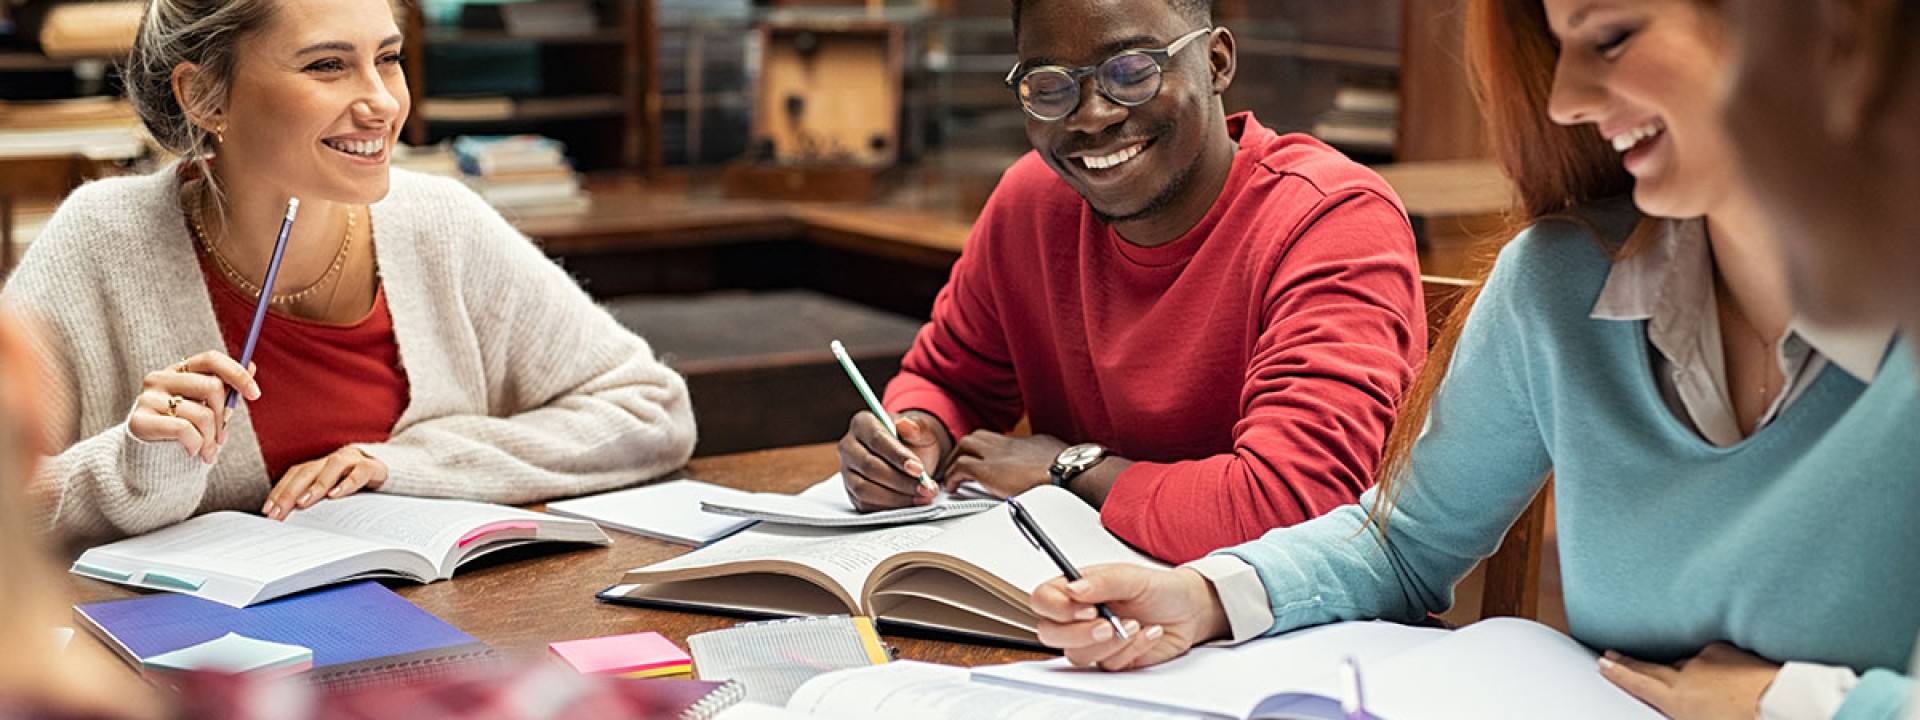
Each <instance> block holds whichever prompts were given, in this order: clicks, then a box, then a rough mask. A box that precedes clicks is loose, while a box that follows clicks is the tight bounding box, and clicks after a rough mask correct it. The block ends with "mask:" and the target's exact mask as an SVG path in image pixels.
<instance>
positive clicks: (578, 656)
mask: <svg viewBox="0 0 1920 720" xmlns="http://www.w3.org/2000/svg"><path fill="white" fill-rule="evenodd" d="M547 649H548V650H552V651H553V654H555V655H558V656H560V659H561V660H565V661H566V662H567V664H568V665H570V666H572V667H573V669H575V670H578V671H580V672H582V673H588V674H621V673H632V672H643V671H647V670H657V669H661V668H666V667H671V666H685V667H687V668H688V669H691V668H692V666H693V658H692V657H691V656H689V655H687V651H685V650H681V649H680V646H678V645H675V644H673V641H672V640H668V639H667V638H666V637H665V636H663V635H661V634H660V633H657V632H640V633H633V634H630V635H609V636H607V637H597V638H587V639H585V640H567V641H564V642H556V643H548V644H547Z"/></svg>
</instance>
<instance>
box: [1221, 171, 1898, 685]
mask: <svg viewBox="0 0 1920 720" xmlns="http://www.w3.org/2000/svg"><path fill="white" fill-rule="evenodd" d="M1590 218H1591V219H1592V220H1593V221H1594V223H1593V225H1594V227H1595V228H1596V229H1598V230H1599V231H1601V232H1604V233H1607V234H1609V235H1611V236H1613V237H1614V238H1615V239H1616V241H1617V239H1618V238H1620V237H1622V236H1624V234H1625V233H1626V232H1627V231H1628V230H1629V229H1630V228H1631V226H1632V224H1633V223H1634V221H1635V220H1637V219H1638V218H1637V216H1636V215H1635V214H1634V213H1633V212H1632V210H1631V208H1630V207H1628V206H1624V205H1608V206H1605V207H1603V208H1599V209H1596V210H1595V211H1594V213H1592V214H1591V215H1590ZM1609 266H1610V263H1609V259H1608V255H1607V253H1606V252H1605V250H1604V249H1603V248H1602V247H1601V245H1600V243H1598V242H1596V241H1595V239H1594V238H1593V236H1592V235H1591V234H1590V233H1589V231H1588V230H1587V229H1586V228H1585V227H1583V226H1582V225H1580V224H1576V223H1572V222H1562V221H1556V222H1544V223H1541V224H1538V225H1536V226H1534V227H1532V228H1530V229H1528V230H1527V231H1525V232H1524V233H1522V234H1521V235H1520V237H1518V238H1516V239H1515V240H1514V241H1513V242H1512V243H1511V244H1509V245H1508V246H1507V248H1506V249H1505V250H1504V251H1503V252H1502V253H1501V255H1500V258H1499V261H1498V263H1497V264H1496V266H1495V269H1494V272H1493V275H1492V277H1491V278H1490V279H1489V280H1488V282H1487V286H1486V288H1485V290H1484V292H1483V293H1482V294H1481V296H1480V300H1479V302H1478V304H1476V305H1475V306H1474V308H1473V312H1472V315H1471V317H1470V318H1469V319H1468V321H1467V325H1466V329H1465V331H1464V333H1463V334H1462V336H1461V338H1460V343H1459V345H1458V347H1457V349H1456V352H1455V355H1454V358H1453V362H1452V365H1451V366H1450V367H1449V368H1448V371H1447V378H1446V381H1445V383H1443V385H1442V386H1441V388H1440V390H1439V392H1438V394H1437V395H1436V396H1435V399H1434V403H1433V407H1432V410H1431V413H1430V414H1429V416H1428V419H1427V425H1426V429H1425V432H1424V433H1423V434H1422V436H1421V438H1420V440H1419V442H1418V443H1417V444H1416V445H1415V447H1414V450H1413V456H1412V458H1411V462H1410V477H1409V478H1408V479H1407V482H1406V483H1405V484H1404V486H1403V489H1402V491H1401V494H1400V500H1399V503H1398V505H1396V506H1395V509H1394V512H1393V515H1392V518H1391V519H1390V521H1389V523H1388V529H1389V533H1388V535H1387V537H1386V539H1385V541H1384V542H1381V541H1380V540H1378V537H1379V536H1378V534H1377V533H1372V532H1369V533H1367V534H1359V530H1360V528H1361V527H1362V524H1363V523H1364V522H1365V511H1364V509H1363V508H1364V507H1370V506H1371V505H1372V503H1373V502H1374V499H1375V497H1376V493H1375V492H1373V491H1369V492H1368V493H1366V494H1365V495H1363V496H1362V497H1361V499H1360V502H1361V504H1360V505H1349V506H1346V507H1343V508H1340V509H1338V510H1336V511H1334V512H1333V513H1331V514H1329V515H1326V516H1323V517H1321V518H1319V519H1316V520H1313V521H1311V522H1308V523H1305V524H1301V525H1298V526H1295V527H1291V528H1284V529H1279V530H1274V531H1272V532H1270V533H1268V534H1267V535H1266V536H1264V537H1262V538H1261V539H1259V540H1255V541H1253V542H1250V543H1246V544H1244V545H1240V546H1238V547H1234V548H1230V549H1228V550H1225V551H1224V552H1228V553H1231V554H1233V555H1236V556H1239V557H1240V558H1241V559H1244V560H1246V561H1247V562H1248V563H1250V564H1252V565H1253V566H1254V567H1255V568H1256V569H1257V570H1258V572H1259V575H1260V579H1261V581H1262V583H1263V584H1265V586H1266V588H1267V593H1268V596H1269V599H1270V601H1271V604H1272V609H1273V616H1274V627H1273V631H1274V632H1280V631H1284V630H1290V629H1293V628H1297V627H1302V626H1307V625H1316V624H1321V623H1326V622H1331V621H1335V620H1349V619H1358V618H1387V619H1394V620H1402V621H1413V620H1417V619H1420V618H1423V617H1425V616H1426V615H1427V614H1428V613H1431V612H1439V611H1442V610H1445V609H1446V608H1447V607H1448V606H1449V605H1451V604H1452V602H1453V592H1452V588H1453V585H1454V583H1455V582H1457V581H1459V580H1460V578H1461V577H1463V576H1465V575H1466V574H1467V571H1468V570H1470V569H1471V568H1472V567H1473V565H1474V563H1475V562H1477V561H1478V560H1479V559H1480V558H1483V557H1485V556H1487V555H1489V554H1491V553H1492V552H1493V550H1494V549H1495V547H1496V546H1497V545H1498V544H1499V542H1500V539H1501V536H1502V535H1503V534H1504V532H1505V531H1506V529H1507V527H1508V526H1509V525H1511V524H1512V523H1513V521H1514V519H1515V518H1516V517H1518V516H1519V515H1520V512H1521V511H1522V510H1524V509H1525V508H1526V506H1527V504H1528V503H1529V502H1530V501H1531V500H1532V499H1533V497H1534V494H1535V493H1536V492H1537V491H1538V490H1539V489H1540V487H1541V485H1542V484H1543V481H1544V477H1545V475H1546V474H1547V472H1548V470H1552V471H1553V473H1554V475H1555V477H1556V478H1557V479H1556V481H1555V486H1554V487H1555V491H1554V492H1555V505H1556V513H1557V514H1556V516H1555V522H1556V526H1557V529H1558V534H1559V545H1560V566H1561V575H1562V577H1563V578H1564V588H1565V594H1566V604H1567V621H1568V625H1569V629H1570V630H1571V632H1572V634H1573V636H1574V637H1575V638H1577V639H1579V640H1580V641H1581V642H1583V643H1586V644H1588V645H1590V646H1592V647H1595V648H1600V649H1617V650H1619V651H1621V652H1623V653H1626V654H1628V655H1632V656H1636V657H1640V658H1645V659H1650V660H1659V661H1663V662H1672V661H1675V660H1679V659H1682V658H1686V657H1690V656H1692V655H1694V654H1695V653H1697V652H1699V650H1700V649H1701V648H1703V647H1705V646H1706V645H1707V644H1709V643H1712V642H1715V641H1725V642H1728V643H1731V644H1733V645H1736V646H1738V647H1740V648H1742V649H1745V650H1747V651H1749V652H1753V653H1756V654H1758V655H1760V656H1762V657H1765V658H1768V659H1770V660H1773V661H1775V662H1785V661H1789V660H1799V661H1808V662H1817V663H1822V664H1828V665H1843V666H1847V667H1851V668H1853V669H1854V670H1855V671H1857V672H1861V673H1863V675H1862V677H1861V680H1860V683H1859V685H1857V686H1856V687H1855V689H1854V690H1853V692H1852V693H1851V694H1850V695H1849V696H1848V697H1847V700H1846V703H1845V705H1844V706H1843V707H1842V708H1841V711H1840V713H1839V715H1838V717H1841V718H1893V717H1896V716H1898V714H1899V712H1900V707H1901V706H1902V704H1903V703H1905V701H1906V698H1907V696H1908V694H1909V693H1910V692H1911V688H1910V687H1909V686H1910V683H1909V681H1908V680H1907V679H1906V678H1905V677H1903V676H1902V675H1900V674H1899V673H1901V672H1904V671H1905V668H1906V665H1907V663H1908V661H1909V659H1910V657H1911V654H1912V652H1913V648H1914V637H1915V634H1916V632H1920V562H1915V561H1914V560H1913V558H1914V556H1915V555H1916V553H1920V522H1917V521H1916V518H1915V517H1914V516H1915V514H1916V510H1920V392H1917V391H1916V388H1915V378H1914V375H1915V372H1914V370H1915V360H1914V357H1913V355H1912V352H1913V348H1912V346H1911V345H1910V344H1909V343H1908V342H1906V341H1902V342H1900V343H1899V344H1898V345H1897V346H1896V347H1895V348H1894V351H1893V352H1890V353H1888V357H1887V358H1886V360H1885V361H1884V362H1883V364H1882V366H1881V368H1880V372H1879V375H1878V377H1877V378H1876V379H1875V381H1874V382H1873V383H1872V384H1868V385H1863V384H1861V383H1860V382H1859V381H1858V380H1856V379H1854V378H1853V377H1852V376H1850V375H1848V374H1847V373H1846V372H1845V371H1843V370H1841V369H1840V368H1839V367H1837V366H1834V365H1831V364H1829V365H1828V366H1827V367H1826V368H1825V370H1823V371H1822V373H1821V374H1820V375H1819V376H1818V377H1817V378H1815V379H1814V380H1813V382H1812V384H1811V386H1809V387H1808V388H1807V390H1806V392H1805V394H1803V395H1802V396H1801V397H1800V398H1799V399H1798V400H1797V401H1795V402H1794V404H1793V405H1791V406H1789V407H1788V408H1787V410H1786V411H1785V412H1784V413H1782V414H1781V415H1780V416H1779V417H1777V418H1776V419H1775V420H1774V421H1773V422H1772V423H1771V424H1769V425H1767V426H1766V427H1764V428H1762V429H1761V430H1760V431H1759V432H1758V433H1755V434H1754V435H1753V436H1752V437H1749V438H1748V439H1746V440H1744V441H1742V442H1740V443H1739V444H1738V445H1735V446H1733V447H1729V448H1716V447H1714V446H1712V445H1711V444H1709V443H1707V442H1706V441H1705V440H1703V439H1701V438H1700V437H1699V435H1698V434H1696V433H1695V432H1693V431H1692V430H1691V429H1690V428H1688V427H1687V426H1686V425H1685V424H1683V423H1682V421H1681V420H1680V419H1678V418H1676V417H1674V414H1673V412H1672V411H1671V410H1669V409H1668V408H1667V406H1666V405H1665V404H1664V403H1663V402H1662V400H1661V398H1660V395H1659V390H1658V389H1657V388H1656V387H1655V384H1654V378H1653V372H1652V364H1651V362H1652V361H1651V359H1650V357H1649V355H1648V352H1649V350H1648V344H1647V331H1646V327H1645V322H1644V321H1615V320H1594V319H1591V318H1589V317H1588V314H1589V312H1590V311H1591V310H1592V307H1593V304H1594V302H1595V300H1596V299H1597V298H1598V297H1599V294H1600V290H1601V287H1602V285H1603V284H1604V283H1605V281H1606V277H1607V271H1608V269H1609Z"/></svg>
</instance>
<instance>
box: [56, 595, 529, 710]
mask: <svg viewBox="0 0 1920 720" xmlns="http://www.w3.org/2000/svg"><path fill="white" fill-rule="evenodd" d="M74 613H75V615H77V616H78V620H79V621H80V623H81V624H83V625H85V626H87V629H88V630H91V631H92V632H93V633H94V634H95V635H97V636H99V637H100V639H101V640H103V641H105V642H106V644H107V646H108V647H111V648H113V650H114V652H116V653H119V654H120V656H121V658H122V659H125V660H126V661H127V662H129V663H131V664H132V665H133V666H134V667H136V668H138V667H139V666H140V661H141V660H144V659H146V658H151V657H153V656H156V655H160V654H162V653H167V652H171V651H174V650H178V649H180V648H184V647H189V646H193V645H198V644H200V643H203V642H206V641H208V640H213V639H215V638H218V637H220V636H222V635H225V634H227V633H230V632H231V633H238V634H240V635H245V636H247V637H251V638H257V639H260V640H270V641H273V642H278V643H287V644H290V645H299V646H302V647H306V648H309V649H312V650H313V670H312V671H310V672H311V674H312V676H313V678H314V680H315V681H316V682H319V683H322V684H331V685H337V684H348V683H360V682H367V681H379V680H382V679H394V678H391V677H386V676H394V675H404V676H406V677H417V676H419V675H421V674H432V673H434V672H437V671H436V670H434V668H443V667H444V666H447V665H449V664H457V663H462V662H466V661H474V660H487V659H491V658H492V657H493V653H492V651H491V650H489V649H487V646H486V645H485V644H482V643H481V642H480V641H478V640H475V639H474V638H473V636H471V635H468V634H466V633H464V632H461V631H460V630H459V629H457V628H455V627H453V626H452V625H448V624H447V623H446V622H444V621H442V620H441V619H440V618H437V617H434V616H433V614H432V613H429V612H427V611H425V610H422V609H420V607H419V606H417V605H414V604H413V603H411V602H408V601H407V600H406V598H402V597H400V596H399V595H395V594H394V593H393V591H392V590H388V589H387V588H386V586H384V585H381V584H380V583H377V582H371V581H367V582H358V583H353V584H349V585H336V586H333V587H328V588H322V589H319V590H314V591H312V592H307V593H302V594H299V595H291V596H288V597H283V598H280V599H277V600H272V601H269V602H265V603H261V604H259V605H254V606H252V607H246V608H235V607H228V606H226V605H222V604H220V603H217V602H213V601H211V600H202V599H200V598H197V597H193V596H191V595H180V594H177V593H163V594H159V595H149V596H146V597H138V598H131V599H127V600H112V601H107V602H97V603H88V604H85V605H77V606H75V607H74Z"/></svg>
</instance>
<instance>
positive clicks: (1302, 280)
mask: <svg viewBox="0 0 1920 720" xmlns="http://www.w3.org/2000/svg"><path fill="white" fill-rule="evenodd" d="M1228 130H1229V132H1230V133H1231V134H1232V135H1233V136H1234V137H1235V138H1236V139H1238V140H1239V143H1240V146H1239V152H1238V153H1236V154H1235V156H1234V160H1233V169H1232V172H1231V174H1230V175H1229V177H1228V179H1227V184H1226V187H1225V189H1224V190H1223V191H1222V193H1221V196H1220V198H1219V199H1218V200H1217V201H1215V203H1214V205H1213V208H1212V209H1211V210H1210V211H1208V213H1207V216H1206V218H1205V219H1203V220H1201V221H1200V224H1199V225H1197V226H1195V227H1194V228H1193V229H1192V230H1191V231H1189V232H1188V233H1187V234H1186V235H1185V236H1183V237H1181V238H1180V239H1178V240H1175V241H1174V242H1172V243H1169V244H1167V245H1163V246H1160V247H1155V248H1143V247H1138V246H1135V245H1131V244H1129V243H1127V242H1126V241H1125V240H1122V239H1121V238H1120V236H1119V235H1117V234H1115V233H1114V232H1113V230H1112V229H1111V228H1110V227H1108V226H1106V225H1104V224H1102V223H1101V222H1100V221H1099V220H1098V219H1097V218H1096V217H1095V216H1094V214H1093V212H1092V211H1091V209H1090V208H1088V207H1087V205H1086V203H1085V202H1084V201H1083V200H1082V199H1081V198H1080V196H1079V195H1078V194H1076V193H1075V192H1074V191H1073V190H1072V189H1071V188H1070V187H1068V186H1067V185H1066V184H1065V183H1064V182H1062V181H1061V180H1060V179H1059V178H1058V177H1057V176H1055V175H1054V173H1053V171H1052V170H1051V169H1049V168H1048V167H1047V166H1046V164H1045V163H1043V162H1042V161H1041V160H1040V158H1039V157H1038V156H1037V155H1035V154H1033V153H1028V154H1027V156H1026V157H1023V158H1021V159H1020V161H1019V162H1017V163H1015V164H1014V166H1013V167H1012V168H1011V169H1009V170H1008V171H1007V173H1006V175H1005V176H1004V177H1002V178H1001V180H1000V185H999V186H998V187H997V188H995V190H994V193H993V196H992V198H990V199H989V200H988V201H987V206H986V208H985V209H984V210H983V211H982V212H981V216H980V220H979V222H978V223H976V224H975V225H974V229H973V234H972V236H971V237H969V238H968V240H967V245H966V250H965V252H964V253H963V254H962V255H961V257H960V260H959V261H958V262H957V263H956V264H955V265H954V268H953V275H952V277H951V279H950V280H949V281H948V283H947V286H946V287H945V288H944V289H942V290H941V291H940V295H939V297H938V298H937V299H936V300H935V301H934V307H933V319H932V321H931V322H929V323H928V324H927V325H926V326H925V327H924V328H922V329H921V330H920V334H919V336H918V337H916V338H915V340H914V344H913V348H912V349H911V350H909V351H908V352H907V356H906V358H905V360H904V361H903V363H902V370H901V373H900V375H899V376H897V377H895V378H894V379H893V381H892V382H891V383H889V384H888V386H887V392H886V396H887V397H886V406H887V408H888V409H889V410H890V411H895V412H898V411H901V410H906V409H909V408H918V409H922V410H926V411H928V412H931V413H933V414H934V415H936V416H938V417H939V418H940V419H941V420H943V421H944V422H945V423H946V425H947V428H948V429H949V430H950V431H952V433H953V435H954V437H955V438H959V437H960V436H962V435H965V434H966V433H968V432H971V431H973V430H976V429H989V430H997V431H1004V430H1006V429H1008V428H1011V427H1013V426H1014V425H1015V424H1016V423H1017V422H1018V421H1019V419H1020V417H1021V415H1023V414H1024V415H1026V416H1027V417H1028V418H1029V419H1030V420H1031V422H1032V427H1033V431H1034V432H1035V433H1044V434H1048V435H1053V436H1055V437H1058V438H1060V439H1061V440H1064V441H1066V442H1068V443H1076V442H1098V443H1101V444H1103V445H1106V446H1107V447H1108V448H1109V449H1111V450H1112V451H1113V452H1114V453H1115V454H1117V455H1118V456H1120V457H1124V458H1127V459H1130V460H1134V461H1136V462H1135V463H1134V464H1133V465H1132V466H1131V467H1129V468H1127V470H1126V471H1125V472H1122V473H1121V474H1120V476H1119V478H1118V480H1117V481H1116V482H1115V484H1114V486H1113V490H1112V493H1111V494H1110V495H1108V497H1107V501H1106V506H1105V507H1104V508H1103V509H1102V510H1101V518H1102V520H1103V522H1104V523H1105V524H1106V526H1107V528H1108V529H1110V530H1112V531H1113V532H1114V533H1115V534H1116V535H1118V536H1120V537H1121V538H1122V539H1124V540H1126V541H1128V542H1130V543H1133V544H1134V545H1135V546H1137V547H1139V548H1141V549H1142V550H1144V551H1146V552H1148V553H1149V554H1152V555H1154V556H1156V557H1159V558H1162V559H1165V560H1169V561H1173V562H1184V561H1187V560H1191V559H1193V558H1196V557H1200V556H1202V555H1205V554H1206V553H1208V552H1210V551H1212V550H1215V549H1217V548H1221V547H1226V546H1229V545H1235V544H1238V543H1241V542H1245V541H1247V540H1251V539H1254V538H1256V537H1259V536H1260V535H1261V534H1262V533H1265V532H1266V531H1267V530H1270V529H1273V528H1277V527H1282V526H1287V525H1292V524H1295V523H1298V522H1301V521H1303V520H1307V519H1309V518H1312V517H1315V516H1318V515H1320V514H1322V513H1325V512H1327V511H1328V510H1331V509H1333V508H1335V507H1338V506H1340V505H1344V504H1347V503H1351V502H1353V501H1354V500H1355V499H1356V498H1357V497H1358V496H1359V494H1360V493H1361V492H1362V491H1363V490H1365V489H1366V488H1367V487H1369V486H1370V485H1371V484H1372V477H1373V469H1374V466H1375V465H1376V464H1377V463H1378V462H1379V459H1380V447H1381V445H1382V443H1383V442H1384V441H1385V439H1386V434H1387V430H1388V428H1389V426H1390V425H1391V424H1392V421H1393V417H1394V408H1395V405H1396V403H1397V402H1398V401H1399V398H1400V394H1401V392H1402V391H1403V390H1404V389H1405V388H1406V386H1407V384H1408V382H1409V381H1410V380H1411V379H1412V375H1413V371H1414V369H1415V368H1418V367H1419V364H1420V362H1421V360H1422V358H1423V357H1424V355H1425V352H1426V314H1425V310H1424V306H1423V300H1422V295H1421V291H1420V272H1419V268H1418V263H1417V261H1416V258H1415V255H1414V240H1413V231H1412V229H1411V227H1410V226H1409V225H1408V222H1407V218H1406V213H1405V211H1404V210H1402V209H1401V207H1400V204H1399V200H1398V199H1397V198H1396V197H1395V196H1394V194H1393V191H1392V190H1391V189H1389V188H1388V187H1387V184H1386V183H1385V182H1384V181H1382V180H1381V179H1380V177H1379V176H1377V175H1375V174H1374V173H1373V172H1372V171H1370V170H1368V169H1366V168H1365V167H1362V166H1361V165H1358V164H1356V163H1354V162H1352V161H1351V160H1348V159H1347V158H1346V157H1345V156H1343V155H1341V154H1340V153H1338V152H1336V151H1334V150H1332V149H1330V148H1328V147H1327V146H1325V145H1323V144H1321V143H1320V142H1319V141H1317V140H1314V139H1312V138H1309V137H1307V136H1304V135H1286V136H1279V135H1276V134H1274V133H1273V131H1271V130H1268V129H1266V128H1265V127H1262V126H1261V125H1260V124H1259V122H1257V121H1256V120H1254V118H1253V117H1252V115H1251V114H1245V113H1243V114H1238V115H1234V116H1232V117H1230V118H1228Z"/></svg>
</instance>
